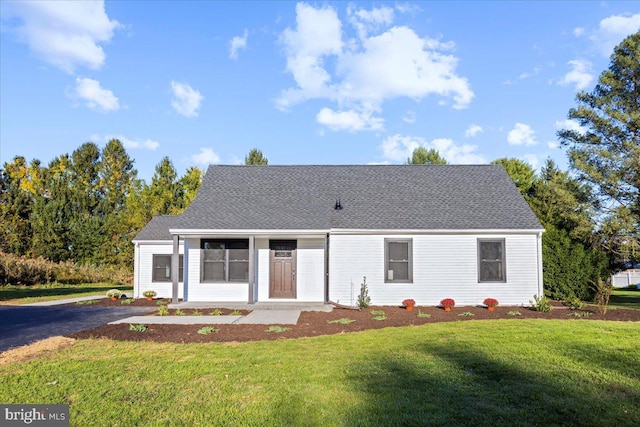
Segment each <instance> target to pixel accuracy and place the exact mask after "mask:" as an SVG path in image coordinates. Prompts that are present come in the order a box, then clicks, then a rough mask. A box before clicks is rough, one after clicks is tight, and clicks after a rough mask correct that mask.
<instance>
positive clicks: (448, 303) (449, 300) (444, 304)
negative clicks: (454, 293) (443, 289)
mask: <svg viewBox="0 0 640 427" xmlns="http://www.w3.org/2000/svg"><path fill="white" fill-rule="evenodd" d="M440 305H441V306H442V307H443V308H447V307H450V308H453V307H455V306H456V302H455V301H454V300H453V298H445V299H443V300H442V301H440Z"/></svg>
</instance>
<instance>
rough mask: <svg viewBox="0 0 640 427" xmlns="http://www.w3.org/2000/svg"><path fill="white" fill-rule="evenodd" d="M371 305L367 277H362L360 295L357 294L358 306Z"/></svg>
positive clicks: (365, 306)
mask: <svg viewBox="0 0 640 427" xmlns="http://www.w3.org/2000/svg"><path fill="white" fill-rule="evenodd" d="M370 305H371V297H370V296H369V289H368V288H367V277H366V276H365V277H364V278H363V279H362V284H361V285H360V295H358V307H360V308H367V307H369V306H370Z"/></svg>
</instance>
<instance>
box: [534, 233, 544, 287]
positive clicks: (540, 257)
mask: <svg viewBox="0 0 640 427" xmlns="http://www.w3.org/2000/svg"><path fill="white" fill-rule="evenodd" d="M542 233H544V231H540V232H538V236H537V238H536V241H537V246H538V248H537V249H538V297H541V296H542V295H543V293H544V287H543V283H542V282H543V271H542Z"/></svg>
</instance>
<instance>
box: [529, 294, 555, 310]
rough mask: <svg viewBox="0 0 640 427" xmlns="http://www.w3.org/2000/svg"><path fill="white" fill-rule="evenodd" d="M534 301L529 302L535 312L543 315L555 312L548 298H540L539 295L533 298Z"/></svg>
mask: <svg viewBox="0 0 640 427" xmlns="http://www.w3.org/2000/svg"><path fill="white" fill-rule="evenodd" d="M533 299H534V301H529V303H531V307H532V308H533V309H534V310H535V311H539V312H541V313H548V312H550V311H551V310H553V307H551V302H550V301H549V298H547V297H546V296H544V295H543V296H541V297H539V298H538V296H537V295H534V296H533Z"/></svg>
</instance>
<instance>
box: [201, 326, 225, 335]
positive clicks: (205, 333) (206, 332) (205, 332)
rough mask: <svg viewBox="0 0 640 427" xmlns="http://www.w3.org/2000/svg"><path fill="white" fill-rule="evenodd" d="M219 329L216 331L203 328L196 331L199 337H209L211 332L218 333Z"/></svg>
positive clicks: (211, 328)
mask: <svg viewBox="0 0 640 427" xmlns="http://www.w3.org/2000/svg"><path fill="white" fill-rule="evenodd" d="M219 330H220V329H216V328H214V327H212V326H205V327H204V328H200V329H198V333H199V334H200V335H209V334H210V333H211V332H218V331H219Z"/></svg>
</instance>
